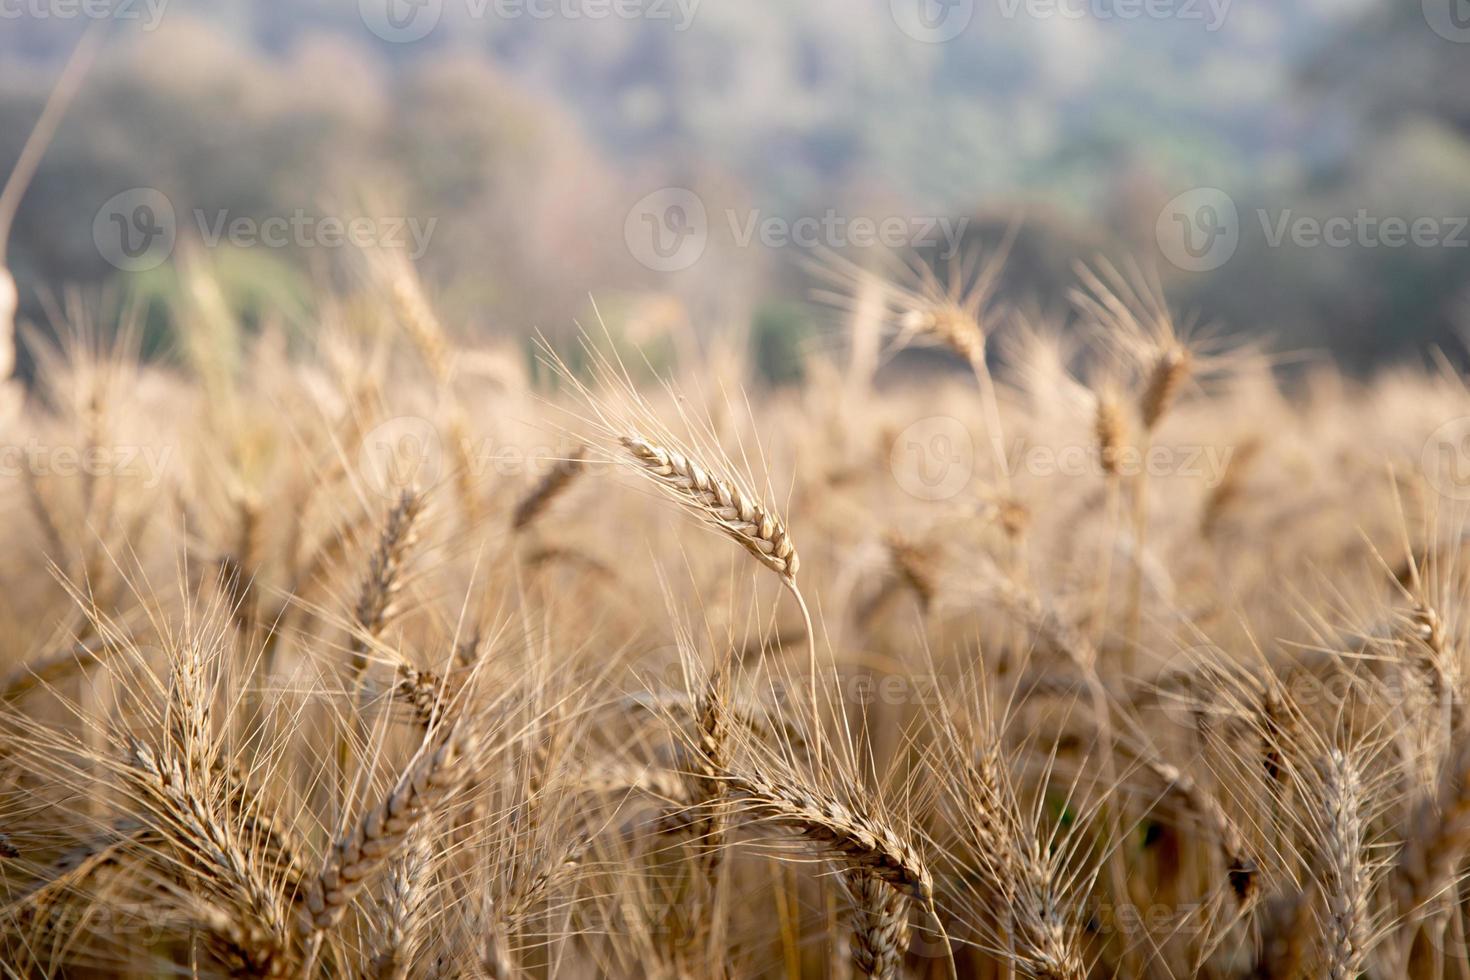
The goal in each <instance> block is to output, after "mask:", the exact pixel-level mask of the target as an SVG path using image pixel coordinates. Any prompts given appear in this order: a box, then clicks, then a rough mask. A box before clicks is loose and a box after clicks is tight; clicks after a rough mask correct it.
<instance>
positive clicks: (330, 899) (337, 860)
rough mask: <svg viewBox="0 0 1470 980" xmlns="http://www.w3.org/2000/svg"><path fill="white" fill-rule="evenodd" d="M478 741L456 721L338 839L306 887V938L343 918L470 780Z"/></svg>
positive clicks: (302, 930)
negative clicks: (407, 843)
mask: <svg viewBox="0 0 1470 980" xmlns="http://www.w3.org/2000/svg"><path fill="white" fill-rule="evenodd" d="M478 746H479V739H478V738H477V737H476V736H475V735H474V734H473V732H472V731H471V730H470V729H469V728H468V727H461V726H456V728H455V729H454V730H453V731H451V732H450V733H449V736H448V737H447V738H445V739H444V740H443V741H442V742H441V743H440V744H439V746H438V748H436V749H435V750H434V751H433V752H428V753H425V754H423V755H422V756H420V757H419V759H418V760H417V761H416V762H415V763H414V764H413V765H411V766H410V767H409V768H408V769H407V770H406V771H405V772H404V773H403V775H402V776H401V777H400V778H399V780H398V783H397V785H395V786H394V787H393V789H392V791H391V792H390V793H388V795H387V796H385V797H384V798H383V799H382V801H381V802H379V803H378V805H377V806H375V807H373V809H372V810H370V811H369V812H368V813H367V814H366V815H364V816H363V818H362V819H361V820H359V821H358V823H357V825H356V826H354V827H353V828H352V829H351V830H350V831H349V832H348V833H347V835H346V836H344V837H342V838H341V839H340V840H338V841H337V843H336V845H335V846H334V847H333V849H332V854H331V857H330V858H329V859H328V861H327V866H326V868H325V869H324V870H323V871H322V872H321V874H320V875H318V876H317V878H316V880H315V881H313V882H311V884H310V885H309V886H308V888H307V894H306V913H305V915H304V916H303V917H302V918H301V920H300V921H299V923H298V930H299V931H300V933H301V934H302V935H303V936H304V937H306V938H308V939H314V938H316V937H317V936H318V935H319V934H320V933H321V932H322V931H323V930H325V929H330V928H331V927H333V926H334V925H336V924H337V923H338V922H339V921H341V919H342V916H343V915H345V914H346V912H347V908H348V906H350V905H351V904H352V900H353V899H354V898H355V897H356V896H357V893H358V892H360V891H361V890H362V889H363V888H364V887H365V886H366V884H367V881H368V879H369V878H370V877H371V876H372V875H373V874H375V873H376V872H377V871H378V870H380V869H381V868H382V866H383V865H384V864H385V863H386V862H387V861H388V859H389V858H390V857H392V856H393V855H394V854H395V853H396V852H398V851H399V850H400V848H402V847H403V845H404V842H405V841H406V840H407V839H408V836H409V834H410V833H411V832H412V831H413V830H414V829H415V828H416V827H418V826H420V825H421V824H423V823H424V822H425V821H426V820H427V819H429V817H430V816H431V815H432V814H433V813H434V811H435V810H436V809H437V808H438V807H439V806H441V805H442V804H443V803H444V801H445V800H446V799H448V798H449V797H450V796H451V795H452V794H453V793H454V792H455V791H456V790H458V789H459V788H460V786H462V785H463V784H464V783H465V781H466V780H467V779H468V777H469V773H470V770H471V768H472V758H473V756H474V755H475V754H476V751H477V749H478Z"/></svg>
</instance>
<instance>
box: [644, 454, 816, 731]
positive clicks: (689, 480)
mask: <svg viewBox="0 0 1470 980" xmlns="http://www.w3.org/2000/svg"><path fill="white" fill-rule="evenodd" d="M619 442H621V443H622V445H623V448H624V449H625V450H627V452H628V454H629V455H630V456H632V457H633V459H634V460H635V461H636V462H637V464H638V466H639V468H640V469H641V470H642V471H643V472H644V473H645V474H646V475H647V476H648V477H649V478H650V479H652V480H653V481H654V482H655V483H657V484H658V485H659V486H660V487H663V488H664V489H665V490H666V491H667V492H668V493H669V494H670V496H672V497H673V498H674V499H675V500H677V501H679V502H680V503H681V504H682V505H683V506H685V507H686V508H688V509H689V510H690V511H692V512H693V513H694V514H695V515H696V516H698V517H699V518H700V519H701V520H703V521H704V522H705V523H707V524H709V525H711V526H713V527H714V528H715V529H717V530H719V531H721V532H723V533H724V534H725V535H726V536H727V537H729V538H730V539H731V540H733V541H734V542H735V543H736V544H738V545H740V546H741V547H742V548H744V549H745V550H746V551H748V552H749V553H750V554H751V555H752V556H753V557H754V558H755V559H756V561H758V562H760V563H761V564H762V565H764V566H766V567H767V568H769V569H770V570H771V571H773V572H775V573H776V575H777V576H778V577H779V578H780V579H781V583H782V584H783V585H785V586H786V589H787V591H789V592H790V593H791V595H792V596H793V597H794V598H795V599H796V603H797V605H798V606H800V607H801V616H802V620H803V622H804V624H805V626H806V637H807V675H808V677H807V680H808V683H809V685H810V690H809V692H808V694H809V707H810V711H811V723H812V737H813V739H814V740H815V744H816V746H817V751H818V753H820V746H821V741H820V739H817V737H816V736H817V733H818V732H819V731H821V724H822V716H821V708H820V706H819V704H818V700H817V637H816V631H815V629H814V628H813V626H812V614H811V610H810V609H808V608H807V604H806V597H805V596H803V595H802V594H801V589H799V588H798V587H797V585H796V573H797V570H798V569H799V568H800V567H801V558H800V555H798V554H797V551H796V543H795V542H794V541H792V540H791V535H790V534H788V533H787V531H786V525H785V524H784V523H782V521H781V519H780V518H779V517H777V516H776V513H775V512H774V511H773V510H771V509H770V508H769V507H767V506H765V505H764V504H762V503H761V502H760V501H759V500H756V499H755V498H754V497H753V496H752V495H751V494H749V493H747V492H746V491H744V490H742V489H741V488H740V487H739V486H738V485H736V483H735V482H734V481H733V480H728V479H724V478H721V477H717V476H715V475H714V474H713V473H711V472H710V471H709V470H708V469H707V468H705V467H704V466H702V465H700V464H699V462H697V461H696V460H694V459H692V458H690V457H689V456H687V455H685V454H684V453H682V452H680V451H678V450H677V449H668V448H665V447H663V446H658V445H655V444H654V443H651V442H649V441H648V440H646V439H644V438H642V437H640V436H622V437H620V438H619Z"/></svg>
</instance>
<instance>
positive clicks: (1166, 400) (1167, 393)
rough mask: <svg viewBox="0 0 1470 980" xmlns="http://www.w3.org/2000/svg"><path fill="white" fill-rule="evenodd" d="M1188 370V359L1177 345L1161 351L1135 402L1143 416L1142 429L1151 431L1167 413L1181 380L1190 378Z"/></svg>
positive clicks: (1187, 352)
mask: <svg viewBox="0 0 1470 980" xmlns="http://www.w3.org/2000/svg"><path fill="white" fill-rule="evenodd" d="M1189 369H1190V356H1189V350H1188V349H1187V348H1185V347H1181V346H1179V345H1177V344H1176V345H1173V346H1170V347H1167V348H1165V349H1164V350H1163V351H1162V352H1160V354H1159V356H1158V360H1156V361H1155V362H1154V366H1153V370H1152V371H1151V372H1149V376H1148V381H1147V383H1146V384H1145V385H1144V388H1143V394H1142V395H1141V396H1140V397H1139V400H1138V411H1139V414H1140V415H1141V416H1142V417H1143V427H1144V429H1146V430H1147V431H1149V432H1152V431H1153V430H1154V427H1155V426H1157V425H1158V424H1159V420H1160V419H1162V418H1163V417H1164V416H1165V415H1166V414H1167V413H1168V411H1169V407H1170V406H1171V405H1173V404H1174V398H1175V396H1177V395H1178V394H1179V389H1180V388H1181V387H1182V386H1183V385H1184V379H1185V378H1187V377H1188V376H1189Z"/></svg>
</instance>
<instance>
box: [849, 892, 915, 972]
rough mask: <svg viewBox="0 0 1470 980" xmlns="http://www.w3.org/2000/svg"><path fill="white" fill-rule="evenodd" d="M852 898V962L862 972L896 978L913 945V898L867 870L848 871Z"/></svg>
mask: <svg viewBox="0 0 1470 980" xmlns="http://www.w3.org/2000/svg"><path fill="white" fill-rule="evenodd" d="M843 883H844V884H845V885H846V886H847V892H848V895H849V896H850V897H851V899H852V962H853V966H855V967H856V968H857V971H858V973H859V975H861V976H863V977H869V978H871V980H894V978H895V977H897V976H898V975H899V970H900V969H901V968H902V966H903V956H904V953H906V952H908V948H909V938H910V936H909V900H908V896H906V895H905V894H904V893H903V892H901V891H899V890H897V889H896V888H890V887H889V886H888V883H887V882H885V881H883V879H881V878H879V877H877V876H876V875H873V874H870V873H868V872H866V871H846V872H844V873H843Z"/></svg>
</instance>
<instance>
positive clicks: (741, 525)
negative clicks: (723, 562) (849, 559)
mask: <svg viewBox="0 0 1470 980" xmlns="http://www.w3.org/2000/svg"><path fill="white" fill-rule="evenodd" d="M619 441H620V442H621V443H622V444H623V448H624V449H626V450H627V451H628V453H629V454H630V455H631V456H632V457H633V458H634V459H635V460H637V461H638V464H639V465H640V466H641V467H642V468H643V469H644V471H645V472H647V473H648V474H649V475H650V476H652V477H653V478H654V479H655V480H657V481H658V482H659V483H660V484H661V485H663V486H665V487H667V488H668V489H669V490H670V491H672V492H673V494H674V495H675V496H676V497H677V498H678V499H679V500H680V501H681V502H682V503H683V504H684V505H685V506H686V507H688V508H689V509H690V510H692V511H694V512H695V514H697V515H698V516H699V517H700V518H702V519H703V520H705V521H706V522H707V523H709V524H712V525H714V526H715V527H716V528H718V529H719V530H721V531H723V532H725V534H726V535H728V536H729V537H730V538H731V539H733V540H734V541H735V543H736V544H738V545H740V546H741V547H742V548H744V549H745V550H746V551H749V552H750V553H751V554H752V555H753V556H755V559H756V560H757V561H759V562H760V563H761V564H762V565H765V566H766V567H767V568H769V569H770V570H771V571H773V572H775V573H776V574H777V575H779V576H781V577H782V578H783V579H787V580H794V579H795V578H796V571H797V568H798V567H799V565H800V560H799V558H798V556H797V554H796V545H795V544H794V543H793V542H792V540H791V536H790V535H789V534H787V533H786V526H785V525H784V524H782V523H781V521H780V520H779V519H778V518H777V517H776V516H775V515H774V514H773V513H772V512H771V511H770V510H769V509H768V508H767V507H765V506H764V505H763V504H762V503H761V502H760V501H758V500H756V499H754V498H752V497H751V496H750V495H749V494H747V493H746V492H745V491H743V490H741V489H740V488H739V487H737V486H736V485H735V484H734V483H733V482H731V481H729V480H725V479H722V478H720V477H717V476H715V475H713V474H712V473H710V472H709V471H708V470H706V469H705V468H704V467H703V466H701V465H699V463H697V462H695V461H694V460H692V459H690V458H689V457H688V456H686V455H684V454H683V453H681V452H679V451H678V450H674V449H665V448H663V447H662V446H656V445H654V444H653V443H650V442H648V441H647V440H645V439H642V438H640V437H638V436H623V437H622V438H621V439H620V440H619Z"/></svg>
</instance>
